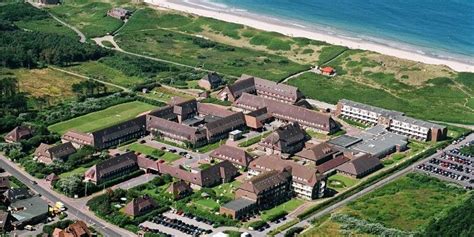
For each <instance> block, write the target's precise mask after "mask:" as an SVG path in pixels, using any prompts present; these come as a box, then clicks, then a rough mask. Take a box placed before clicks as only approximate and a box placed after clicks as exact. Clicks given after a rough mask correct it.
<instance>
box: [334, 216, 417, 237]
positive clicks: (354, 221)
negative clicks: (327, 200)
mask: <svg viewBox="0 0 474 237" xmlns="http://www.w3.org/2000/svg"><path fill="white" fill-rule="evenodd" d="M331 220H333V221H336V222H338V223H340V224H341V230H343V232H347V233H354V231H356V232H357V233H364V234H372V235H377V236H410V235H413V233H411V232H406V231H401V230H398V229H394V228H387V227H385V226H383V225H382V224H380V223H370V222H368V221H365V220H361V219H358V218H356V217H352V216H349V215H345V214H335V215H333V216H332V217H331Z"/></svg>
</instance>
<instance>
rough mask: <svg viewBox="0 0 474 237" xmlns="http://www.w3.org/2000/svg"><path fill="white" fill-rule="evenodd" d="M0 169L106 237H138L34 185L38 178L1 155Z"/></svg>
mask: <svg viewBox="0 0 474 237" xmlns="http://www.w3.org/2000/svg"><path fill="white" fill-rule="evenodd" d="M0 167H2V168H3V169H5V171H7V172H8V173H10V174H11V175H13V176H15V177H16V178H17V179H18V180H20V181H21V182H22V183H24V184H26V185H27V186H28V187H29V188H30V189H31V190H33V191H35V192H37V193H39V194H41V195H42V197H43V198H46V199H47V200H49V201H50V202H51V203H56V202H59V201H60V202H63V203H64V204H65V206H66V207H67V208H68V212H69V213H71V214H72V215H74V216H76V217H77V218H79V219H81V220H83V221H85V222H86V223H88V224H89V225H92V226H93V227H94V229H96V230H97V231H99V232H100V233H102V234H103V235H104V236H111V237H116V236H136V235H135V234H133V233H131V232H129V231H127V230H124V229H121V228H119V227H117V226H114V225H112V224H109V223H107V222H105V221H103V220H101V219H100V218H98V217H96V216H95V215H94V214H93V213H91V212H90V211H87V210H84V207H83V206H82V207H81V206H78V205H77V204H76V203H74V202H72V201H71V200H70V198H66V197H65V196H63V195H61V194H58V193H56V192H54V191H52V190H50V189H49V188H45V187H44V186H43V184H40V183H38V184H37V185H35V184H32V183H31V180H36V178H34V177H32V176H30V175H29V174H27V173H26V172H25V171H23V170H22V169H20V168H19V167H18V166H17V165H16V164H14V163H13V162H11V161H10V160H8V159H7V158H6V157H4V156H3V155H0Z"/></svg>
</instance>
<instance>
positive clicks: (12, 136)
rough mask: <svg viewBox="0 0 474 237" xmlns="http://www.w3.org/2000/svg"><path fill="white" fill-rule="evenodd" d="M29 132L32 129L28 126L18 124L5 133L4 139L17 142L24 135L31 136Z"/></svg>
mask: <svg viewBox="0 0 474 237" xmlns="http://www.w3.org/2000/svg"><path fill="white" fill-rule="evenodd" d="M31 134H32V131H31V129H30V128H28V127H26V126H18V127H15V128H14V129H13V130H12V131H10V132H9V133H8V134H7V135H5V140H8V141H13V142H18V141H20V140H21V139H23V138H25V137H28V136H31Z"/></svg>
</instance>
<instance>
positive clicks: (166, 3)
mask: <svg viewBox="0 0 474 237" xmlns="http://www.w3.org/2000/svg"><path fill="white" fill-rule="evenodd" d="M144 2H145V3H147V4H150V5H152V6H155V7H160V8H166V9H172V10H177V11H181V12H185V13H190V14H195V15H199V16H204V17H209V18H213V19H217V20H222V21H226V22H231V23H237V24H242V25H246V26H249V27H253V28H256V29H259V30H264V31H273V32H278V33H281V34H284V35H287V36H290V37H305V38H309V39H313V40H319V41H323V42H326V43H328V44H333V45H341V46H346V47H348V48H350V49H361V50H368V51H373V52H377V53H380V54H385V55H388V56H393V57H397V58H401V59H407V60H412V61H417V62H421V63H426V64H434V65H445V66H447V67H449V68H451V69H452V70H454V71H458V72H474V64H469V63H466V62H461V61H456V60H454V59H452V60H451V59H444V58H437V57H434V56H430V55H426V54H421V53H419V52H417V51H416V50H404V49H399V48H395V47H390V46H389V45H384V44H379V43H375V42H371V41H369V40H363V39H357V38H351V37H347V36H339V35H337V34H335V33H331V32H321V31H316V30H312V29H308V27H305V26H302V25H301V26H300V25H296V24H294V23H291V22H285V21H284V20H279V19H274V20H272V19H271V18H269V17H261V18H258V16H252V15H251V14H250V13H248V12H246V11H237V12H232V11H229V10H228V9H222V10H221V9H216V7H217V6H216V5H215V4H212V3H205V2H199V3H196V2H192V1H191V2H188V1H170V0H145V1H144ZM206 4H208V5H206Z"/></svg>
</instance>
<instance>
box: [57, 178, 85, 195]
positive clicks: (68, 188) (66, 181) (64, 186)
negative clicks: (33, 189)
mask: <svg viewBox="0 0 474 237" xmlns="http://www.w3.org/2000/svg"><path fill="white" fill-rule="evenodd" d="M58 188H59V189H60V190H61V191H63V192H64V193H66V194H67V195H68V196H74V195H75V194H77V195H79V194H80V193H82V192H83V190H84V185H83V183H82V176H81V175H77V174H76V175H71V176H69V177H65V178H63V179H60V180H59V181H58Z"/></svg>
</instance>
